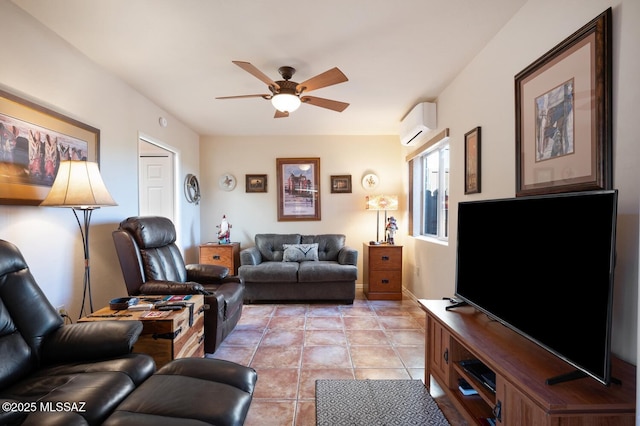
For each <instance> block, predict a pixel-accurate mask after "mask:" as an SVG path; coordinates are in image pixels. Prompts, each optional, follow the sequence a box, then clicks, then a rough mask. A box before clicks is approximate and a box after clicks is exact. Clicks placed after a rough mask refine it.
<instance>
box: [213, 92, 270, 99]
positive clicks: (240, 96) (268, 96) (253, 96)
mask: <svg viewBox="0 0 640 426" xmlns="http://www.w3.org/2000/svg"><path fill="white" fill-rule="evenodd" d="M240 98H263V99H271V95H269V94H266V93H265V94H262V95H238V96H218V97H217V98H216V99H240Z"/></svg>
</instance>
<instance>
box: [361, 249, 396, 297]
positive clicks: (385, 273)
mask: <svg viewBox="0 0 640 426" xmlns="http://www.w3.org/2000/svg"><path fill="white" fill-rule="evenodd" d="M363 252H364V263H363V268H364V283H363V287H364V294H365V296H367V299H369V300H402V246H396V245H390V244H380V245H375V244H369V243H364V244H363Z"/></svg>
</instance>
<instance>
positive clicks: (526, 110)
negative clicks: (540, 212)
mask: <svg viewBox="0 0 640 426" xmlns="http://www.w3.org/2000/svg"><path fill="white" fill-rule="evenodd" d="M611 60H612V48H611V9H610V8H609V9H608V10H606V11H605V12H603V13H602V14H601V15H599V16H598V17H596V18H595V19H594V20H592V21H591V22H589V23H588V24H587V25H585V26H584V27H582V28H581V29H580V30H578V31H577V32H575V33H574V34H573V35H571V36H570V37H568V38H567V39H566V40H564V41H563V42H562V43H560V44H558V45H557V46H556V47H554V48H553V49H551V50H550V51H549V52H547V53H546V54H545V55H543V56H542V57H540V58H539V59H538V60H536V61H535V62H533V63H532V64H531V65H529V66H528V67H527V68H525V69H524V70H523V71H521V72H520V73H519V74H518V75H516V76H515V99H516V196H523V195H535V194H547V193H559V192H571V191H584V190H596V189H610V188H611V185H612V164H611V161H612V160H611V152H612V147H611V134H612V133H611V131H612V130H611Z"/></svg>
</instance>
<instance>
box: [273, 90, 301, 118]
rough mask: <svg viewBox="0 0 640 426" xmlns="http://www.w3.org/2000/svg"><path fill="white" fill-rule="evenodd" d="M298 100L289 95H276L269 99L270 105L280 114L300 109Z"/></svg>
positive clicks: (296, 97)
mask: <svg viewBox="0 0 640 426" xmlns="http://www.w3.org/2000/svg"><path fill="white" fill-rule="evenodd" d="M300 103H301V102H300V98H299V97H298V96H296V95H292V94H290V93H278V94H276V95H273V97H272V98H271V104H273V106H274V108H275V109H277V110H278V111H281V112H289V113H291V112H293V111H295V110H297V109H298V107H300Z"/></svg>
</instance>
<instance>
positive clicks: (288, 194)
mask: <svg viewBox="0 0 640 426" xmlns="http://www.w3.org/2000/svg"><path fill="white" fill-rule="evenodd" d="M276 170H277V175H278V221H293V220H320V158H276Z"/></svg>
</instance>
